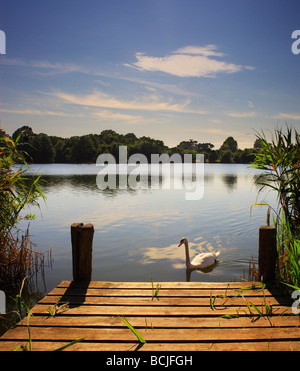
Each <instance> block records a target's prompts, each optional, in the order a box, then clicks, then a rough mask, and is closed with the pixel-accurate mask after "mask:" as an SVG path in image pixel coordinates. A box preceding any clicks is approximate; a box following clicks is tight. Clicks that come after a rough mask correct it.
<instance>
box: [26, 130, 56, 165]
mask: <svg viewBox="0 0 300 371" xmlns="http://www.w3.org/2000/svg"><path fill="white" fill-rule="evenodd" d="M31 146H32V148H31V150H30V154H31V157H32V162H35V163H41V164H49V163H53V162H54V160H55V149H54V147H53V144H52V142H51V140H50V138H49V136H48V135H47V134H43V133H41V134H38V135H35V136H34V137H33V139H32V141H31Z"/></svg>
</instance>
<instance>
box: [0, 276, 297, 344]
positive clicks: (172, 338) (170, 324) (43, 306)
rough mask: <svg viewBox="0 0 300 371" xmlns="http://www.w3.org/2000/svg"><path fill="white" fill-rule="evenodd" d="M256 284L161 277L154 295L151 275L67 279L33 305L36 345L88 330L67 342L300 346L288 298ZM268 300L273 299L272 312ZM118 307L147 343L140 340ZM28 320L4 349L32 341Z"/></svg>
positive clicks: (6, 337)
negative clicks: (143, 280)
mask: <svg viewBox="0 0 300 371" xmlns="http://www.w3.org/2000/svg"><path fill="white" fill-rule="evenodd" d="M258 285H259V284H258ZM154 286H156V284H154ZM250 286H252V283H251V282H244V283H238V282H237V283H185V282H173V283H169V282H162V283H161V290H160V291H159V294H158V297H157V298H153V296H152V284H151V282H148V283H141V282H137V283H134V282H127V283H125V282H119V283H117V282H93V281H91V282H90V283H89V284H84V283H80V282H70V281H63V282H62V283H61V284H60V285H59V286H58V287H57V288H55V289H54V290H52V291H51V292H50V293H49V294H48V295H47V296H46V297H45V298H43V299H42V300H41V301H40V302H39V303H37V304H36V305H35V306H34V307H33V308H32V313H33V314H34V315H33V316H32V317H31V318H30V335H31V339H32V347H33V350H54V349H57V348H59V347H61V346H62V345H64V344H67V343H69V342H71V341H73V340H76V339H80V338H85V340H83V341H81V342H79V343H77V344H75V345H73V346H71V347H69V348H67V350H105V351H107V350H110V351H125V350H149V351H157V350H162V351H184V350H186V351H195V350H262V351H268V350H286V351H289V350H300V316H297V315H293V313H292V309H291V302H290V300H289V298H288V297H286V296H284V295H283V294H282V293H281V292H280V291H278V290H275V289H274V290H272V289H270V290H267V289H265V290H262V288H261V285H259V286H260V288H254V289H247V288H249V287H250ZM238 293H239V295H237V294H238ZM264 294H265V298H264ZM63 303H69V304H68V307H66V306H63V307H62V308H61V309H60V310H59V311H58V313H57V314H56V315H55V316H49V313H48V312H47V309H48V308H49V307H50V308H51V310H52V311H53V312H54V306H55V305H56V304H58V306H60V305H61V304H63ZM265 304H268V305H270V306H271V307H272V308H271V309H270V310H271V313H269V314H268V315H266V306H265ZM254 306H256V307H257V309H258V310H259V311H260V312H261V313H262V314H263V315H264V316H261V315H259V313H258V311H257V310H256V309H255V307H254ZM119 315H120V316H124V317H125V318H126V319H127V320H128V321H129V322H130V324H131V325H132V326H134V327H135V328H136V330H137V331H138V332H139V333H140V334H141V335H142V336H143V338H144V339H145V340H146V341H147V343H146V344H144V345H142V344H140V343H139V341H138V340H137V338H136V336H135V335H134V334H133V333H132V331H131V330H130V329H128V328H127V327H126V326H125V325H124V324H123V322H122V321H121V320H120V318H119V317H118V316H119ZM230 315H232V316H234V318H230V317H229V316H230ZM26 324H27V320H26V321H25V320H24V321H23V323H19V324H18V325H17V326H16V327H15V328H14V329H11V330H9V331H8V332H6V333H5V334H4V335H3V336H2V337H1V338H0V350H12V349H14V348H15V347H16V346H18V345H21V344H26V343H27V342H28V329H27V327H26Z"/></svg>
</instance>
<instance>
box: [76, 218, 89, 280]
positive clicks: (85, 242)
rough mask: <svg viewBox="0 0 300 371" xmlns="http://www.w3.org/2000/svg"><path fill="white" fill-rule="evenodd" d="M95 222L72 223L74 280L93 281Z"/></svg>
mask: <svg viewBox="0 0 300 371" xmlns="http://www.w3.org/2000/svg"><path fill="white" fill-rule="evenodd" d="M93 237H94V226H93V224H90V223H88V224H83V223H74V224H72V225H71V241H72V257H73V280H74V281H91V279H92V252H93Z"/></svg>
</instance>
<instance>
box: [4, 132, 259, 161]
mask: <svg viewBox="0 0 300 371" xmlns="http://www.w3.org/2000/svg"><path fill="white" fill-rule="evenodd" d="M0 135H5V133H4V131H3V130H2V131H1V132H0ZM12 139H13V140H15V141H16V140H17V146H18V150H20V151H22V152H23V153H24V154H25V157H26V161H27V162H28V163H77V164H78V163H95V162H96V160H97V157H98V156H99V155H100V154H102V153H110V154H112V155H113V156H114V157H115V158H116V161H117V162H118V157H119V146H127V153H128V156H131V155H132V154H134V153H141V154H143V155H145V156H146V158H147V160H148V162H151V154H153V153H156V154H159V155H160V154H162V153H166V154H168V155H169V156H171V155H172V154H174V153H178V154H180V155H182V158H183V155H184V154H192V155H193V159H195V158H196V154H197V153H202V154H204V158H205V162H209V163H217V162H220V163H244V164H247V163H251V162H252V161H253V160H254V158H255V155H256V153H257V152H258V151H259V149H260V143H259V141H257V140H256V141H255V143H254V145H253V148H246V149H243V150H242V149H239V148H238V143H237V141H236V140H235V139H234V138H233V137H231V136H229V137H228V138H227V139H225V141H224V142H223V144H222V145H221V146H220V148H219V149H215V146H214V145H213V144H212V143H199V142H198V141H196V140H193V139H189V140H186V141H181V142H180V143H179V144H178V145H177V146H175V147H168V146H166V145H165V144H164V142H163V141H161V140H157V139H153V138H150V137H146V136H142V137H137V136H136V135H135V134H133V133H127V134H118V133H117V132H115V131H114V130H103V131H102V132H101V133H100V134H88V135H82V136H72V137H70V138H61V137H58V136H51V135H47V134H44V133H40V134H36V133H34V132H33V130H32V128H31V127H29V126H22V127H20V128H19V129H17V130H16V131H15V132H14V133H13V135H12Z"/></svg>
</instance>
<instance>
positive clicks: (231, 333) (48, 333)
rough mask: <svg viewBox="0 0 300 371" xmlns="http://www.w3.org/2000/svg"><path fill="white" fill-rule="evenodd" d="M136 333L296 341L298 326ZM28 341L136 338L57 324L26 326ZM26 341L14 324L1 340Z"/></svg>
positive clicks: (172, 338) (119, 331) (121, 331)
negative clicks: (55, 325) (29, 339)
mask: <svg viewBox="0 0 300 371" xmlns="http://www.w3.org/2000/svg"><path fill="white" fill-rule="evenodd" d="M139 333H140V334H141V335H142V336H143V337H144V338H145V340H146V341H147V342H169V343H172V342H175V343H176V342H186V341H187V342H198V341H200V342H204V341H205V342H216V341H250V340H253V341H261V340H264V341H272V339H274V338H275V339H277V340H299V338H300V329H299V328H273V327H268V328H264V330H263V331H262V330H261V329H260V328H251V329H250V328H240V329H232V328H216V329H204V328H203V329H189V331H186V329H147V331H145V330H140V331H139ZM30 335H31V339H32V341H47V340H49V339H51V340H54V341H56V340H58V341H73V340H76V339H80V338H83V337H84V338H85V339H86V340H88V341H103V342H106V341H115V342H119V343H121V342H128V341H132V342H133V341H136V336H135V335H134V334H133V333H132V331H130V330H129V329H128V328H127V327H126V328H109V329H107V328H97V329H95V328H77V327H74V328H70V327H64V328H57V327H43V328H37V327H32V328H31V329H30ZM16 339H18V340H20V341H23V340H28V329H27V326H18V327H16V328H14V329H13V330H9V331H7V332H6V333H5V334H4V335H3V340H16Z"/></svg>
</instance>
